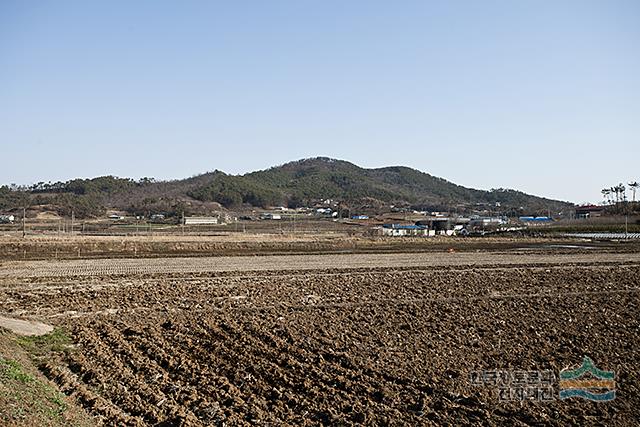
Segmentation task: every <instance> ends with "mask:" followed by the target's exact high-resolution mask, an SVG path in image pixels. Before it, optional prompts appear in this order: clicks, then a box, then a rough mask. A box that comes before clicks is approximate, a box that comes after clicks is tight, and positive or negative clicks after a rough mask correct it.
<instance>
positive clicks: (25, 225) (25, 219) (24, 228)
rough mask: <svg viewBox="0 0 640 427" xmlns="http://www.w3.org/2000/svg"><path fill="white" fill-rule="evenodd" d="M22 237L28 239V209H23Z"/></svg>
mask: <svg viewBox="0 0 640 427" xmlns="http://www.w3.org/2000/svg"><path fill="white" fill-rule="evenodd" d="M22 237H27V208H25V207H24V206H23V207H22Z"/></svg>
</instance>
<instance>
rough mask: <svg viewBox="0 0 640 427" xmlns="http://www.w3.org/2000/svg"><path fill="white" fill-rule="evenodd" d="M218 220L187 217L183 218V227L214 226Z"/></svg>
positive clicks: (211, 217)
mask: <svg viewBox="0 0 640 427" xmlns="http://www.w3.org/2000/svg"><path fill="white" fill-rule="evenodd" d="M216 224H218V218H217V217H215V216H188V217H185V218H184V225H216Z"/></svg>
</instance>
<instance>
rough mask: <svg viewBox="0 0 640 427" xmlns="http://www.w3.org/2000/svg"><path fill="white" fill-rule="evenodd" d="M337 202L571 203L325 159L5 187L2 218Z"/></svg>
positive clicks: (555, 206)
mask: <svg viewBox="0 0 640 427" xmlns="http://www.w3.org/2000/svg"><path fill="white" fill-rule="evenodd" d="M326 199H332V200H335V201H337V202H339V203H342V204H344V205H347V206H352V207H363V206H364V207H367V208H369V209H378V208H379V209H383V208H384V207H387V208H388V207H389V206H391V205H394V206H396V207H407V208H412V209H421V210H422V209H427V210H454V209H455V210H456V211H459V212H464V211H470V210H473V209H477V208H479V207H482V206H493V207H496V205H497V204H498V205H499V206H500V210H501V211H503V212H505V213H508V214H513V215H516V214H523V213H524V214H535V213H545V214H546V213H547V212H548V211H551V212H559V211H561V210H566V209H568V208H570V207H571V206H572V204H570V203H567V202H561V201H557V200H551V199H546V198H542V197H537V196H532V195H528V194H525V193H522V192H520V191H516V190H504V189H496V190H491V191H483V190H475V189H472V188H466V187H462V186H460V185H456V184H453V183H451V182H449V181H447V180H445V179H442V178H438V177H434V176H431V175H429V174H427V173H424V172H420V171H418V170H415V169H411V168H408V167H403V166H390V167H384V168H376V169H365V168H361V167H359V166H356V165H354V164H352V163H349V162H346V161H343V160H335V159H330V158H325V157H318V158H312V159H303V160H298V161H294V162H290V163H287V164H284V165H281V166H276V167H272V168H270V169H266V170H261V171H257V172H251V173H247V174H245V175H228V174H226V173H224V172H220V171H214V172H209V173H206V174H202V175H197V176H194V177H191V178H187V179H182V180H175V181H155V180H153V179H149V178H143V179H141V180H138V181H134V180H132V179H127V178H117V177H113V176H105V177H98V178H93V179H76V180H72V181H67V182H57V183H51V182H48V183H44V182H41V183H38V184H35V185H33V186H31V187H29V188H21V189H15V188H14V189H10V188H9V187H6V186H4V187H0V210H2V211H11V210H14V209H17V208H19V207H21V206H23V205H29V206H34V205H40V206H42V205H46V206H48V207H49V208H50V209H52V210H56V211H58V212H59V213H61V214H68V212H69V211H70V210H71V209H73V210H74V211H75V213H76V215H78V216H80V217H82V216H99V215H103V214H104V212H105V211H106V210H107V209H120V210H126V211H129V212H131V213H132V214H133V213H140V214H145V213H149V212H163V213H169V214H178V213H181V212H182V211H185V212H187V213H198V212H206V211H207V210H213V209H219V208H221V207H223V208H228V209H241V208H249V207H270V206H288V207H299V206H311V205H314V204H316V203H318V202H319V201H320V200H326Z"/></svg>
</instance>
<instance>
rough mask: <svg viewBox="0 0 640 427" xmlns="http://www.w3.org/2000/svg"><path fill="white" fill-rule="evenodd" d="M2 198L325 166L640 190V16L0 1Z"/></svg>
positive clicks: (543, 187) (573, 193)
mask: <svg viewBox="0 0 640 427" xmlns="http://www.w3.org/2000/svg"><path fill="white" fill-rule="evenodd" d="M0 144H1V147H2V150H1V152H0V156H2V162H1V163H0V164H1V166H0V183H3V184H9V183H12V182H15V183H21V184H29V183H32V182H37V181H40V180H44V181H48V180H53V181H55V180H66V179H70V178H75V177H92V176H98V175H104V174H114V175H119V176H128V177H133V178H139V177H142V176H154V177H157V178H181V177H186V176H191V175H194V174H196V173H200V172H205V171H208V170H213V169H220V170H224V171H226V172H229V173H244V172H246V171H251V170H255V169H262V168H265V167H269V166H272V165H277V164H281V163H285V162H287V161H290V160H294V159H299V158H302V157H311V156H318V155H323V156H330V157H335V158H340V159H345V160H349V161H352V162H354V163H356V164H359V165H361V166H365V167H377V166H385V165H407V166H411V167H414V168H417V169H420V170H422V171H425V172H429V173H431V174H433V175H437V176H441V177H444V178H446V179H449V180H451V181H454V182H456V183H459V184H462V185H465V186H471V187H476V188H484V189H489V188H492V187H510V188H517V189H520V190H523V191H526V192H530V193H534V194H538V195H546V196H550V197H555V198H560V199H565V200H571V201H575V202H583V201H588V200H591V201H596V202H597V201H600V200H601V197H600V192H599V191H600V189H601V188H602V187H603V186H611V185H614V184H616V183H618V182H620V181H623V182H626V181H628V180H629V179H632V178H633V179H636V180H640V2H639V1H637V0H635V1H615V0H600V1H588V0H581V1H551V0H547V1H540V0H536V1H513V0H504V1H475V0H474V1H440V2H435V1H398V2H389V1H379V2H374V1H359V2H357V1H326V0H323V1H304V0H292V1H225V2H215V1H202V2H195V1H184V2H182V1H180V2H176V1H102V2H94V1H23V0H15V1H13V0H0Z"/></svg>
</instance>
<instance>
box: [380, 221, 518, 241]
mask: <svg viewBox="0 0 640 427" xmlns="http://www.w3.org/2000/svg"><path fill="white" fill-rule="evenodd" d="M378 229H379V230H381V233H382V235H383V236H394V237H397V236H436V235H443V236H454V235H460V236H468V235H472V234H479V235H483V234H487V233H493V232H507V231H519V230H522V229H524V227H522V226H514V225H510V224H509V220H508V219H507V218H505V217H473V218H463V217H458V218H450V217H431V218H429V219H425V220H420V221H416V222H415V223H413V224H384V225H383V226H382V227H379V228H378Z"/></svg>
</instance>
